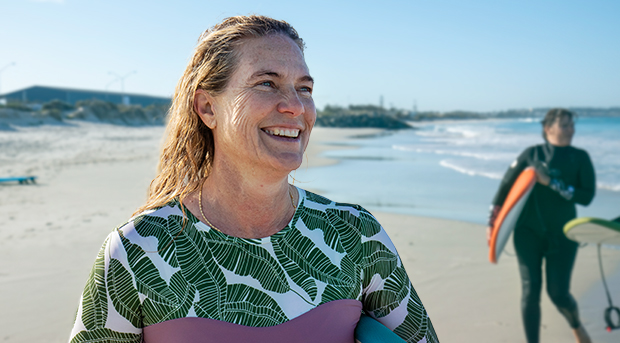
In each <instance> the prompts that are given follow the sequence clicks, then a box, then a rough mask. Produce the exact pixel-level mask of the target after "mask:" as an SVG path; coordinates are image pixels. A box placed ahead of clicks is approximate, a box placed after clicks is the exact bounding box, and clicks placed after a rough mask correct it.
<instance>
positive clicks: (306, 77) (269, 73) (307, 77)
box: [250, 70, 314, 83]
mask: <svg viewBox="0 0 620 343" xmlns="http://www.w3.org/2000/svg"><path fill="white" fill-rule="evenodd" d="M265 75H267V76H271V77H275V78H282V75H280V74H278V73H277V72H275V71H272V70H259V71H257V72H256V73H254V74H252V76H251V77H250V78H251V79H254V78H257V77H261V76H265ZM298 81H302V82H305V81H308V82H312V83H314V79H313V78H312V76H310V75H304V76H302V77H300V78H299V79H298Z"/></svg>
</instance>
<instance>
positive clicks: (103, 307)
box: [70, 231, 142, 343]
mask: <svg viewBox="0 0 620 343" xmlns="http://www.w3.org/2000/svg"><path fill="white" fill-rule="evenodd" d="M127 266H128V263H127V258H126V253H125V250H124V248H123V244H122V241H121V237H120V234H119V232H118V231H114V232H112V233H110V235H108V237H107V238H106V240H105V242H104V243H103V246H102V247H101V249H100V250H99V253H98V254H97V258H96V259H95V263H94V265H93V267H92V269H91V271H90V274H89V275H88V279H87V282H86V286H85V287H84V291H83V292H82V297H81V299H80V305H79V307H78V311H77V315H76V318H75V324H74V326H73V330H72V331H71V336H70V342H71V343H77V342H136V343H137V342H141V341H142V329H141V319H140V313H139V312H140V299H139V296H138V291H137V289H136V287H135V281H134V279H133V275H132V274H131V272H130V269H129V268H128V267H127Z"/></svg>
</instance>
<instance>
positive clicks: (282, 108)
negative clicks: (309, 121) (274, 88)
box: [278, 89, 305, 117]
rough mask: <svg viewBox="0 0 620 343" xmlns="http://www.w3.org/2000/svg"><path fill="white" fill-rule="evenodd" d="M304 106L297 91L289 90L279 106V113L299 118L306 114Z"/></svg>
mask: <svg viewBox="0 0 620 343" xmlns="http://www.w3.org/2000/svg"><path fill="white" fill-rule="evenodd" d="M304 110H305V108H304V104H303V102H302V101H301V99H300V98H299V94H297V90H296V89H291V90H287V91H286V92H283V96H282V99H281V100H280V103H279V104H278V111H279V112H281V113H287V114H289V115H291V116H293V117H297V116H299V115H301V114H303V113H304Z"/></svg>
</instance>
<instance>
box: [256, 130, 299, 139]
mask: <svg viewBox="0 0 620 343" xmlns="http://www.w3.org/2000/svg"><path fill="white" fill-rule="evenodd" d="M264 131H265V132H267V133H268V134H270V135H274V136H281V137H289V138H297V136H299V130H297V129H292V130H289V129H264Z"/></svg>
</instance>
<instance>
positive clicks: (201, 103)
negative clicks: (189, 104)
mask: <svg viewBox="0 0 620 343" xmlns="http://www.w3.org/2000/svg"><path fill="white" fill-rule="evenodd" d="M213 100H214V99H213V97H212V96H211V94H209V93H208V92H207V91H206V90H204V89H198V90H196V93H194V111H195V112H196V113H197V114H198V116H200V119H202V122H203V123H205V125H207V127H208V128H210V129H211V130H213V129H215V126H216V120H215V112H214V111H213Z"/></svg>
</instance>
